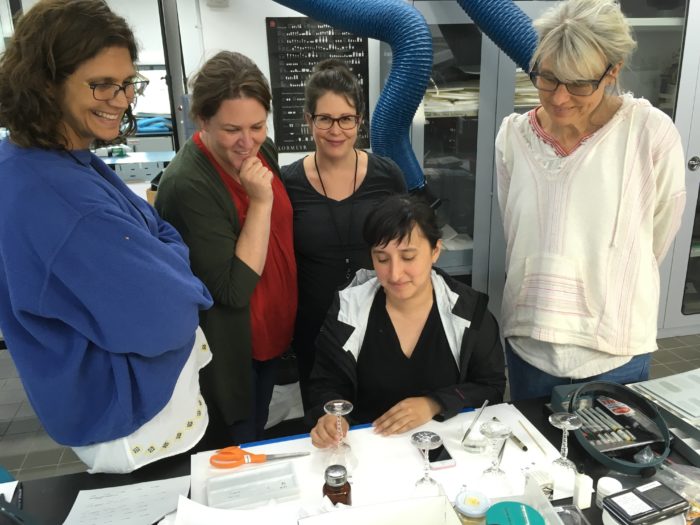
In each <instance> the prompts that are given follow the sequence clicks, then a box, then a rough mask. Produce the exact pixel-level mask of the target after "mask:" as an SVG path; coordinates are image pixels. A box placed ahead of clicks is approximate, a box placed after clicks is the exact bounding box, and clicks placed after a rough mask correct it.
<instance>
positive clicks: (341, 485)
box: [323, 465, 352, 505]
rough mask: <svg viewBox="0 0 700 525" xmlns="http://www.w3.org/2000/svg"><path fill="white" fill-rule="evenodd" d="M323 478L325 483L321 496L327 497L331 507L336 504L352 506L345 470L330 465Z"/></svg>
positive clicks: (338, 466) (341, 466)
mask: <svg viewBox="0 0 700 525" xmlns="http://www.w3.org/2000/svg"><path fill="white" fill-rule="evenodd" d="M325 478H326V483H325V484H324V485H323V495H324V496H328V499H329V500H331V503H333V505H336V504H337V503H342V504H343V505H352V494H351V487H350V483H349V482H348V471H347V469H346V468H345V467H344V466H343V465H331V466H330V467H328V468H327V469H326V473H325Z"/></svg>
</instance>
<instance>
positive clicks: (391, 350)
mask: <svg viewBox="0 0 700 525" xmlns="http://www.w3.org/2000/svg"><path fill="white" fill-rule="evenodd" d="M357 379H358V389H357V406H356V407H355V409H354V410H353V412H354V413H353V419H355V420H357V421H359V422H361V423H370V422H372V421H374V420H375V419H377V418H378V417H379V416H381V415H382V414H383V413H384V412H386V411H387V410H389V409H390V408H391V407H393V406H394V405H395V404H396V403H398V402H399V401H402V400H403V399H406V398H407V397H419V396H425V395H427V393H428V392H433V391H435V390H436V389H438V388H441V387H443V386H445V385H450V384H453V383H457V382H458V381H459V369H458V368H457V362H456V361H455V358H454V356H453V355H452V351H451V350H450V345H449V344H448V342H447V337H446V336H445V330H444V329H443V327H442V322H441V321H440V313H439V312H438V308H437V303H436V302H435V297H434V296H433V307H432V308H431V309H430V313H429V314H428V319H427V320H426V322H425V326H424V327H423V331H422V332H421V334H420V337H419V338H418V342H417V343H416V347H415V349H414V350H413V353H412V354H411V357H406V354H404V353H403V350H401V343H400V342H399V338H398V336H397V335H396V330H394V325H393V324H392V322H391V318H390V317H389V314H388V312H387V311H386V296H385V295H384V290H383V289H382V288H380V289H379V290H378V291H377V294H376V295H375V297H374V301H373V302H372V308H371V310H370V314H369V322H368V323H367V331H366V332H365V338H364V341H363V342H362V349H361V350H360V355H359V357H358V360H357Z"/></svg>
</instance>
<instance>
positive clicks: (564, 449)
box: [561, 429, 569, 459]
mask: <svg viewBox="0 0 700 525" xmlns="http://www.w3.org/2000/svg"><path fill="white" fill-rule="evenodd" d="M561 432H562V435H561V457H562V458H564V459H566V457H567V456H568V455H569V431H568V430H567V429H562V431H561Z"/></svg>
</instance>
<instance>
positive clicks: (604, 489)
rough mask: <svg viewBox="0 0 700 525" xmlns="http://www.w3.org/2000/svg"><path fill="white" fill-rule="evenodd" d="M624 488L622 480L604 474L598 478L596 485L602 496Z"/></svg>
mask: <svg viewBox="0 0 700 525" xmlns="http://www.w3.org/2000/svg"><path fill="white" fill-rule="evenodd" d="M621 490H622V483H620V480H618V479H615V478H610V477H607V476H604V477H602V478H600V479H599V480H598V485H596V492H597V493H598V494H599V495H600V496H608V495H610V494H614V493H616V492H620V491H621Z"/></svg>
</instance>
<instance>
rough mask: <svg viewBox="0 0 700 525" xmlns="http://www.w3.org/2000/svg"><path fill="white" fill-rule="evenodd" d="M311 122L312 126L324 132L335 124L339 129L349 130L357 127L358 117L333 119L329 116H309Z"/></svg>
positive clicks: (348, 116) (346, 116)
mask: <svg viewBox="0 0 700 525" xmlns="http://www.w3.org/2000/svg"><path fill="white" fill-rule="evenodd" d="M311 121H312V122H313V123H314V126H316V127H317V128H318V129H322V130H324V131H325V130H328V129H331V128H332V127H333V124H335V123H336V122H337V123H338V127H339V128H340V129H344V130H349V129H354V128H355V127H357V124H358V123H359V122H360V115H343V116H342V117H338V118H333V117H331V116H330V115H311Z"/></svg>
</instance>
